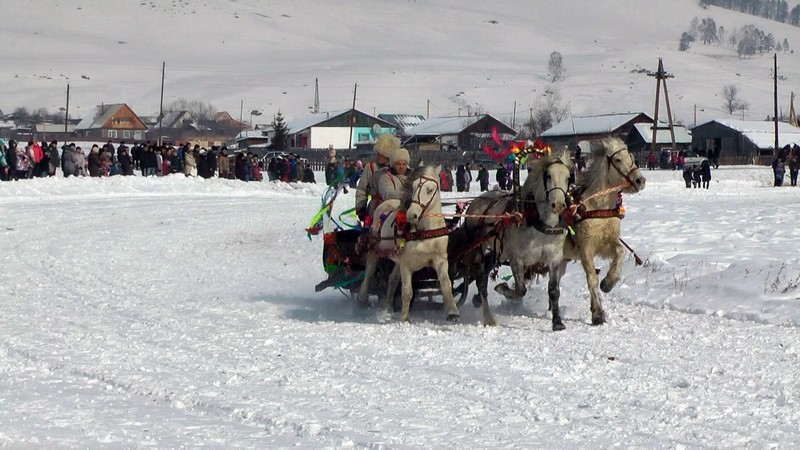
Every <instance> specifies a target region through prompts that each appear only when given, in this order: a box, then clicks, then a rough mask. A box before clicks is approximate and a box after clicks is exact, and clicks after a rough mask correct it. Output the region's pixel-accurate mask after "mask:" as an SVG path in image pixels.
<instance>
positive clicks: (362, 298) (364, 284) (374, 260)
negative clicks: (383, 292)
mask: <svg viewBox="0 0 800 450" xmlns="http://www.w3.org/2000/svg"><path fill="white" fill-rule="evenodd" d="M378 259H379V258H378V255H377V254H375V253H372V252H370V253H367V268H366V269H364V279H363V280H361V289H360V290H359V291H358V301H359V302H360V303H363V304H364V305H369V281H370V279H372V276H373V275H374V274H375V268H376V267H378Z"/></svg>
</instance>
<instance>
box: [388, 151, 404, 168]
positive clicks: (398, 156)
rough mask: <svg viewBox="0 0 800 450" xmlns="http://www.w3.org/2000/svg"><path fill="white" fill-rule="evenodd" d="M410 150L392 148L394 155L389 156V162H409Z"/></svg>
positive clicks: (392, 163)
mask: <svg viewBox="0 0 800 450" xmlns="http://www.w3.org/2000/svg"><path fill="white" fill-rule="evenodd" d="M408 160H409V158H408V150H406V149H404V148H396V149H394V150H392V155H391V156H390V157H389V163H390V164H391V165H394V163H396V162H397V161H405V162H408Z"/></svg>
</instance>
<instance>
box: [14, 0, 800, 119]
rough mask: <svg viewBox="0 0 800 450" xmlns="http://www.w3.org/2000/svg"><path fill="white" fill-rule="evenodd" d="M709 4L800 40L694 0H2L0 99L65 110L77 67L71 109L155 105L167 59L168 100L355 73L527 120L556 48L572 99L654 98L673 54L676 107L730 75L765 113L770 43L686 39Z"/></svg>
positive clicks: (238, 100)
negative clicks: (746, 48)
mask: <svg viewBox="0 0 800 450" xmlns="http://www.w3.org/2000/svg"><path fill="white" fill-rule="evenodd" d="M709 16H711V17H713V18H714V19H715V21H716V22H717V24H718V25H721V26H723V27H725V29H727V30H732V29H734V28H737V27H741V26H742V25H745V24H751V23H752V24H755V25H756V26H757V27H758V28H760V29H762V30H764V31H766V32H771V33H773V35H774V36H775V37H776V38H777V39H778V40H780V41H782V40H783V39H784V38H786V39H787V40H788V41H789V43H790V44H792V45H795V46H798V48H800V28H796V27H792V26H789V25H784V24H779V23H776V22H770V21H767V20H764V19H760V18H756V17H752V16H746V15H743V14H740V13H736V12H731V11H727V10H722V9H719V8H709V9H707V10H704V9H702V8H700V7H699V6H698V4H697V3H696V2H695V1H694V0H651V1H647V2H643V1H640V0H608V1H603V2H586V1H582V0H541V1H536V2H531V1H529V0H506V1H503V2H484V1H480V0H462V1H458V2H456V1H451V0H299V1H292V2H287V1H279V0H236V1H229V0H204V1H197V0H138V1H137V0H133V1H131V0H126V1H114V2H110V1H106V0H77V1H58V2H54V1H47V2H27V1H22V0H4V1H3V2H2V3H0V17H3V18H4V23H3V26H2V27H0V42H2V43H3V45H2V46H0V109H2V110H4V111H6V112H9V111H10V110H13V108H15V107H18V106H26V107H27V108H29V109H34V108H39V107H46V108H48V109H49V110H50V111H55V110H57V109H58V108H59V107H62V106H64V101H65V89H66V84H67V83H70V87H71V107H70V110H71V114H72V115H73V116H75V115H78V116H83V115H85V114H86V113H87V112H88V111H89V109H90V108H92V107H93V106H94V105H96V104H100V103H115V102H127V103H129V104H130V105H131V106H132V107H133V108H134V110H135V111H137V112H138V113H139V114H143V115H147V114H153V113H154V112H157V111H158V107H159V96H160V83H161V63H162V61H166V64H167V72H166V87H165V94H164V96H165V103H170V102H171V101H172V100H175V99H178V98H185V99H189V100H200V101H204V102H210V103H211V104H213V105H214V106H215V107H216V108H217V109H219V110H228V111H230V112H231V113H232V114H233V115H234V116H238V113H239V111H240V110H241V109H243V110H244V116H245V120H246V119H248V118H249V115H248V112H249V111H250V110H253V109H257V110H259V111H263V112H264V113H265V116H264V117H266V118H271V117H272V114H274V113H275V112H277V111H278V109H281V110H282V111H283V112H284V114H285V115H286V116H287V117H288V118H290V119H291V118H294V117H298V116H301V115H304V114H306V113H307V112H308V108H309V107H310V106H311V105H312V104H313V99H314V79H315V78H319V85H320V102H321V108H322V109H323V110H333V109H341V108H344V107H347V106H348V105H349V104H350V103H351V102H352V94H353V85H354V84H355V83H358V86H359V87H358V106H359V107H360V108H362V109H363V110H365V111H370V112H372V111H374V112H406V113H425V112H426V109H427V107H428V100H430V113H431V115H434V116H435V115H455V114H458V113H459V111H460V112H461V113H462V114H466V112H467V111H468V110H469V111H475V110H476V109H480V110H482V111H484V112H490V113H492V114H495V115H497V116H499V117H501V118H502V119H504V120H507V121H509V122H510V121H511V118H512V114H513V112H514V102H516V115H517V122H519V121H520V120H521V118H522V117H525V116H526V115H527V114H528V112H529V110H530V108H532V107H534V106H535V104H536V102H538V101H541V98H542V96H543V95H544V92H545V91H546V90H547V89H550V88H551V86H550V83H549V82H548V79H547V61H548V58H549V55H550V53H551V52H553V51H558V52H560V53H561V54H562V55H563V60H564V66H565V68H566V70H567V72H566V79H565V80H564V81H563V82H559V83H557V88H558V90H559V92H560V94H561V96H562V97H563V99H564V103H565V104H566V103H567V102H569V106H570V107H571V110H572V113H573V114H575V115H582V114H596V113H606V112H620V111H645V112H648V113H652V111H653V107H654V104H653V103H654V95H653V94H654V88H655V82H654V80H653V78H652V77H648V76H646V75H645V74H643V73H638V72H637V70H639V69H646V70H654V69H655V68H656V64H657V60H658V58H659V57H663V58H664V62H665V66H666V70H667V71H668V72H671V73H673V74H674V75H675V78H674V79H671V80H670V81H669V93H670V99H671V106H672V108H673V111H674V114H675V116H676V118H677V119H678V120H682V121H683V122H685V123H688V124H692V123H693V121H694V114H695V110H696V111H697V120H698V122H700V121H703V120H706V119H711V118H714V117H720V116H723V115H726V113H724V112H723V111H722V107H721V104H722V101H721V100H720V98H719V95H720V92H721V91H722V88H723V86H725V85H726V84H736V85H737V86H738V87H739V88H740V90H741V94H740V96H741V98H742V99H743V100H745V101H747V102H748V103H749V104H750V109H749V110H748V111H747V112H746V114H745V117H746V118H747V119H762V118H764V117H766V116H767V115H768V114H771V112H772V96H771V92H772V81H771V68H772V60H771V57H770V55H763V56H756V57H753V58H748V59H739V58H737V57H736V54H735V52H734V51H733V50H732V49H731V48H729V47H728V46H726V45H721V46H703V45H700V44H698V43H695V44H694V46H693V47H692V48H691V49H690V50H689V51H688V52H679V51H678V50H677V48H678V39H679V37H680V35H681V32H683V31H685V30H687V29H688V27H689V23H690V21H691V19H692V18H694V17H698V18H704V17H709ZM8 18H17V20H8ZM779 66H780V69H779V70H780V72H781V74H782V75H784V76H785V77H786V81H782V82H781V86H780V87H779V89H780V101H781V103H782V107H783V108H784V109H785V108H786V107H787V106H788V97H789V90H790V89H791V87H792V83H797V82H798V81H800V61H798V58H797V56H795V55H794V54H790V53H786V54H781V55H780V57H779ZM242 102H243V106H242ZM662 108H663V105H662ZM662 111H663V109H662ZM662 114H663V112H662Z"/></svg>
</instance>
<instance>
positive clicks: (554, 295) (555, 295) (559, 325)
mask: <svg viewBox="0 0 800 450" xmlns="http://www.w3.org/2000/svg"><path fill="white" fill-rule="evenodd" d="M560 263H561V262H560V261H556V262H554V263H552V264H550V273H549V275H548V278H547V295H548V297H549V299H550V310H551V311H552V312H553V331H560V330H564V329H566V328H567V327H565V326H564V322H562V321H561V310H560V309H559V306H558V299H559V298H560V297H561V271H560V270H559V264H560Z"/></svg>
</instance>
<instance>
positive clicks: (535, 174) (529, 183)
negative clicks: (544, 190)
mask: <svg viewBox="0 0 800 450" xmlns="http://www.w3.org/2000/svg"><path fill="white" fill-rule="evenodd" d="M555 162H561V163H562V164H564V165H565V166H567V168H571V167H572V162H571V160H570V158H569V149H567V148H564V150H562V151H561V154H559V155H557V154H556V152H555V151H550V152H549V153H547V154H546V155H545V156H544V157H542V158H540V159H538V160H536V162H534V163H533V167H532V168H531V172H530V173H529V174H528V178H527V179H526V180H525V184H523V185H522V188H521V189H520V190H521V191H522V195H523V196H526V195H528V194H530V193H532V192H533V191H534V190H535V189H536V187H537V186H542V185H543V183H542V177H543V176H544V170H545V167H547V166H548V165H550V164H552V163H555Z"/></svg>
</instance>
